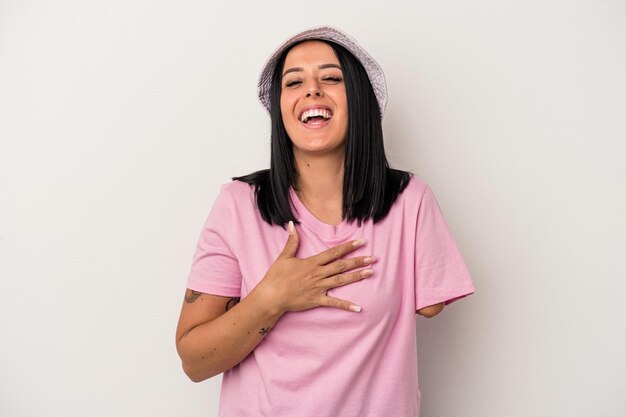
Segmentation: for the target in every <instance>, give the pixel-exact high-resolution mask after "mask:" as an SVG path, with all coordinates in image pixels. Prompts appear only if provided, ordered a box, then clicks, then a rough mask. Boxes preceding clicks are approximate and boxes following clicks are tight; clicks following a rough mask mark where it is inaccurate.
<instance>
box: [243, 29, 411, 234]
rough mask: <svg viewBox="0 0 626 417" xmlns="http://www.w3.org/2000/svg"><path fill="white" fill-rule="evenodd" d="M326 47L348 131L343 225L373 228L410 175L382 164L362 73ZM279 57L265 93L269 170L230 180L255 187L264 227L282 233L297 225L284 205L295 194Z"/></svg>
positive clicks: (379, 132) (378, 124)
mask: <svg viewBox="0 0 626 417" xmlns="http://www.w3.org/2000/svg"><path fill="white" fill-rule="evenodd" d="M322 42H325V43H327V44H329V45H330V46H331V47H332V48H333V50H334V51H335V54H336V55H337V59H338V60H339V64H340V65H341V69H342V72H343V78H344V80H345V85H346V96H347V100H348V131H347V134H346V139H345V140H346V144H345V145H346V146H345V149H346V155H345V163H344V180H343V207H342V213H343V216H342V218H343V219H346V220H347V221H348V222H349V223H352V222H353V221H354V220H357V222H358V225H359V226H361V223H362V222H364V221H367V220H368V219H370V218H373V220H374V223H377V222H379V221H380V220H382V219H383V218H385V216H386V215H387V213H389V210H390V209H391V206H392V204H393V202H394V201H395V200H396V198H397V197H398V195H399V194H400V193H401V192H402V191H403V190H404V189H405V188H406V186H407V185H408V183H409V180H410V178H411V175H412V173H410V172H407V171H400V170H396V169H393V168H391V167H390V166H389V163H388V162H387V157H386V156H385V147H384V144H383V129H382V120H381V114H380V109H379V106H378V101H377V99H376V95H375V93H374V89H373V88H372V84H371V83H370V80H369V78H368V76H367V73H366V72H365V68H363V65H361V63H360V62H359V60H358V59H356V58H355V57H354V55H352V53H350V52H349V51H348V50H347V49H345V48H344V47H343V46H341V45H338V44H336V43H334V42H330V41H326V40H322ZM295 45H297V44H294V45H292V46H291V47H290V48H288V49H286V50H285V51H284V52H283V53H282V55H281V56H280V58H279V60H278V63H277V64H276V68H275V70H274V74H273V76H272V85H271V89H270V102H271V106H270V107H271V110H270V118H271V123H272V133H271V158H270V159H271V160H270V169H264V170H260V171H256V172H253V173H251V174H248V175H245V176H241V177H233V178H232V179H233V180H238V181H243V182H246V183H248V184H252V185H254V186H255V195H256V204H257V207H258V209H259V212H260V213H261V217H262V218H263V220H264V221H265V222H267V223H269V224H270V225H271V224H277V225H280V226H282V227H285V225H286V224H287V222H289V220H293V221H294V223H298V222H297V220H296V218H295V216H294V215H293V212H292V209H291V206H290V201H289V187H290V186H292V187H293V188H294V189H297V184H296V174H297V171H296V164H295V160H294V156H293V143H292V142H291V139H290V138H289V136H288V135H287V131H286V130H285V126H284V125H283V119H282V115H281V111H280V95H281V83H282V70H283V66H284V63H285V58H286V56H287V53H288V52H289V50H290V49H291V48H293V47H294V46H295Z"/></svg>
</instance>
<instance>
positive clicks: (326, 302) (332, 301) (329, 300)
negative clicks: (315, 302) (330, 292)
mask: <svg viewBox="0 0 626 417" xmlns="http://www.w3.org/2000/svg"><path fill="white" fill-rule="evenodd" d="M321 305H322V306H325V307H332V308H338V309H341V310H346V311H353V312H356V313H358V312H360V311H361V307H360V306H358V305H356V304H354V303H352V302H350V301H346V300H341V299H339V298H335V297H329V296H325V297H323V298H322V301H321Z"/></svg>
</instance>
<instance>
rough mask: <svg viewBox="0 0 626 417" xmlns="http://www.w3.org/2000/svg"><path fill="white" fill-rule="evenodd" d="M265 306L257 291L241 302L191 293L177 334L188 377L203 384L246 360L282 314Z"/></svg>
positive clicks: (180, 353) (177, 343) (187, 298)
mask: <svg viewBox="0 0 626 417" xmlns="http://www.w3.org/2000/svg"><path fill="white" fill-rule="evenodd" d="M264 304H265V303H264V302H262V301H261V300H260V298H259V297H258V296H257V294H255V292H254V291H252V292H251V293H250V294H249V295H248V297H245V298H244V299H243V301H241V302H239V299H238V298H232V297H222V296H217V295H210V294H203V293H199V292H196V291H192V290H189V289H188V290H187V292H186V294H185V301H184V303H183V307H182V311H181V314H180V319H179V322H178V328H177V330H176V349H177V350H178V354H179V356H180V358H181V360H182V365H183V370H184V371H185V373H186V374H187V376H188V377H189V378H190V379H191V380H192V381H194V382H200V381H203V380H205V379H208V378H211V377H213V376H215V375H218V374H220V373H222V372H224V371H226V370H227V369H230V368H232V367H233V366H235V365H236V364H238V363H239V362H241V361H242V360H243V359H245V357H246V356H248V354H249V353H250V352H251V351H252V350H253V349H254V348H255V347H256V346H257V345H258V344H259V343H260V342H261V341H262V340H263V338H264V337H265V335H266V334H267V333H268V332H269V331H270V330H271V328H272V327H273V326H274V324H275V323H276V321H278V319H279V318H280V317H281V316H282V314H283V313H281V312H280V311H278V310H277V309H275V308H271V307H269V306H267V305H264Z"/></svg>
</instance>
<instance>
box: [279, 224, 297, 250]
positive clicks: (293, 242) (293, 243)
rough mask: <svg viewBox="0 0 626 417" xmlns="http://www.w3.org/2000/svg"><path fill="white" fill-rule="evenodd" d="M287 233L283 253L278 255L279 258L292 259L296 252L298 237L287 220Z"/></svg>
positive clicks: (293, 227)
mask: <svg viewBox="0 0 626 417" xmlns="http://www.w3.org/2000/svg"><path fill="white" fill-rule="evenodd" d="M287 231H288V232H289V235H288V237H287V242H286V243H285V247H284V248H283V251H282V252H281V253H280V255H278V257H279V258H293V257H294V256H296V252H297V251H298V245H299V244H300V236H299V235H298V231H297V230H296V227H295V226H294V224H293V222H292V221H291V220H289V223H288V225H287Z"/></svg>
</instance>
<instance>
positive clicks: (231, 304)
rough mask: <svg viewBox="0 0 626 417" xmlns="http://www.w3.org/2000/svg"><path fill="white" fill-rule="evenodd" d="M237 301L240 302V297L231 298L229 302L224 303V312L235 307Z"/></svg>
mask: <svg viewBox="0 0 626 417" xmlns="http://www.w3.org/2000/svg"><path fill="white" fill-rule="evenodd" d="M239 300H241V298H240V297H233V298H231V299H230V300H228V302H227V303H226V311H228V310H230V309H231V308H233V307H235V305H237V303H238V302H239Z"/></svg>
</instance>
